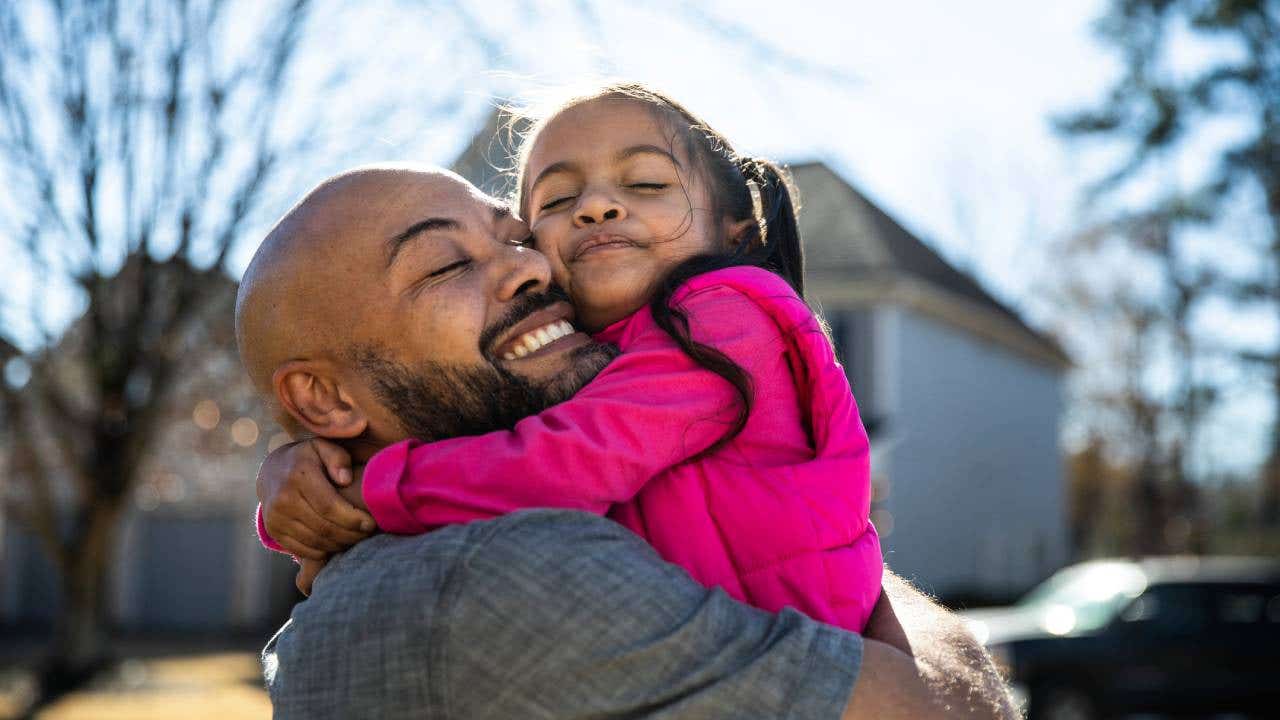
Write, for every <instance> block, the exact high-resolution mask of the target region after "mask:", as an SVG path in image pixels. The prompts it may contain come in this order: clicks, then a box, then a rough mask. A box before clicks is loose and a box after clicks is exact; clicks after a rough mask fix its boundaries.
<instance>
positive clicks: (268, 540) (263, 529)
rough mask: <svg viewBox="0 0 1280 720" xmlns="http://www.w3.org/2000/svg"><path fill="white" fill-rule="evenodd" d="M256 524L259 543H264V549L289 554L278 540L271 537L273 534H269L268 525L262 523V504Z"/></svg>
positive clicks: (257, 513)
mask: <svg viewBox="0 0 1280 720" xmlns="http://www.w3.org/2000/svg"><path fill="white" fill-rule="evenodd" d="M255 523H256V525H257V526H258V541H259V542H261V543H262V545H263V547H265V548H267V549H268V550H275V551H276V552H278V553H284V554H285V555H288V554H289V551H288V550H285V549H284V548H283V547H281V546H280V543H278V542H276V539H275V538H273V537H271V534H270V533H268V532H267V526H266V523H264V522H262V503H258V511H257V512H256V513H255Z"/></svg>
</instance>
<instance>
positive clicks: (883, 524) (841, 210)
mask: <svg viewBox="0 0 1280 720" xmlns="http://www.w3.org/2000/svg"><path fill="white" fill-rule="evenodd" d="M791 170H792V173H793V175H794V178H795V181H796V185H797V187H798V189H799V191H800V199H801V205H802V207H801V211H800V215H799V218H800V229H801V237H802V238H804V243H805V263H806V273H805V283H806V284H805V287H806V293H807V295H808V296H809V299H810V302H811V303H812V304H813V305H814V306H815V307H816V308H817V309H819V311H820V312H821V314H822V315H823V316H824V317H825V318H826V319H827V322H828V323H830V325H831V329H832V336H833V339H834V340H835V343H836V346H837V352H838V353H839V356H840V357H841V361H842V362H843V364H844V366H845V370H846V372H847V373H848V375H849V381H850V385H851V386H852V388H853V391H854V395H855V397H856V398H857V399H858V405H859V408H860V410H861V412H862V416H863V421H864V422H865V423H866V425H867V428H868V431H869V433H870V435H871V439H872V473H873V477H874V498H875V499H874V505H873V513H872V516H873V520H874V521H875V523H876V526H877V528H878V529H879V530H880V533H881V536H882V544H883V547H884V551H885V557H886V560H887V562H888V563H889V566H890V567H891V568H893V569H894V570H895V571H896V572H898V573H900V574H902V575H904V576H907V577H910V578H912V579H914V580H917V581H918V582H920V583H921V584H922V585H923V586H925V587H926V588H928V589H930V590H932V591H933V592H935V593H937V594H938V595H939V596H941V597H944V598H945V597H975V596H976V597H1008V596H1010V595H1013V594H1016V593H1018V592H1020V591H1022V590H1025V589H1027V588H1029V587H1030V586H1031V585H1032V584H1034V583H1036V582H1038V581H1039V580H1041V579H1043V578H1044V577H1046V576H1047V575H1048V574H1049V573H1050V572H1051V571H1053V570H1055V569H1057V568H1058V567H1060V566H1061V565H1062V564H1064V563H1065V562H1066V561H1067V555H1068V553H1067V528H1066V508H1065V505H1064V497H1065V495H1064V478H1063V470H1062V457H1061V452H1060V450H1059V447H1058V437H1059V433H1058V422H1059V418H1060V416H1061V414H1062V409H1063V400H1062V381H1063V375H1064V373H1065V371H1066V370H1067V369H1068V367H1069V364H1070V361H1069V359H1068V358H1067V356H1066V354H1065V353H1064V352H1063V351H1062V349H1061V348H1060V347H1059V346H1058V344H1057V343H1056V342H1054V341H1053V340H1052V339H1051V338H1049V337H1047V336H1045V335H1043V334H1041V333H1039V332H1037V331H1036V330H1034V329H1032V328H1031V327H1029V326H1028V325H1027V324H1026V323H1025V322H1024V321H1023V320H1022V319H1021V318H1020V317H1019V316H1018V314H1017V313H1015V312H1014V311H1013V310H1011V309H1010V308H1008V307H1007V306H1006V305H1004V304H1003V303H1001V302H999V301H998V300H996V299H995V298H993V297H992V296H991V295H990V294H989V293H988V292H986V291H985V290H984V289H983V288H982V287H981V286H980V285H978V283H977V282H975V281H974V280H973V279H972V278H971V277H969V276H968V275H966V274H964V273H962V272H960V271H959V270H957V269H956V268H954V267H953V266H951V265H950V264H948V263H947V262H946V261H945V260H943V259H942V258H941V257H939V256H938V254H937V253H935V252H934V251H933V250H931V249H930V248H929V247H928V246H927V245H926V244H925V243H923V242H922V241H921V240H920V239H918V238H916V237H915V236H913V235H912V234H911V233H910V232H908V231H907V230H906V229H905V228H903V227H902V225H901V224H899V223H898V222H897V221H895V220H894V219H893V218H892V217H890V216H889V215H888V214H886V213H885V212H884V211H883V210H881V209H880V208H878V207H876V206H875V205H874V204H873V203H872V202H871V201H870V200H868V199H867V198H866V197H865V196H864V195H862V194H861V193H859V192H858V191H857V190H856V189H854V187H853V186H852V185H851V184H850V183H849V182H847V181H846V180H845V179H843V178H841V177H840V176H839V175H838V174H836V173H835V172H834V171H833V170H832V169H831V168H829V167H827V166H826V165H824V164H822V163H820V162H812V163H802V164H797V165H793V166H792V167H791Z"/></svg>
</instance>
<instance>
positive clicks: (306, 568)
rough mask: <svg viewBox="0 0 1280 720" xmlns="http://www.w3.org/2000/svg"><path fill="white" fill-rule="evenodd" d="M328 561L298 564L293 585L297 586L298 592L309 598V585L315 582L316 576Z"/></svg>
mask: <svg viewBox="0 0 1280 720" xmlns="http://www.w3.org/2000/svg"><path fill="white" fill-rule="evenodd" d="M328 561H329V560H328V558H325V559H323V560H302V561H300V562H299V563H298V564H299V565H300V566H301V567H300V568H298V576H297V577H296V578H295V579H294V581H293V584H294V585H297V586H298V591H299V592H301V593H302V594H303V595H306V596H307V597H311V585H312V583H314V582H315V579H316V575H319V574H320V571H321V570H323V569H324V566H325V563H327V562H328Z"/></svg>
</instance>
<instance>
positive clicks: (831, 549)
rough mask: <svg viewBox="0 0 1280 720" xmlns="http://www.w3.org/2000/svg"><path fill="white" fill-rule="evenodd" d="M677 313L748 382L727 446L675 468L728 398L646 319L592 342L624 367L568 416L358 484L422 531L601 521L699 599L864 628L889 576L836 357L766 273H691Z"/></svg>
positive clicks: (368, 472)
mask: <svg viewBox="0 0 1280 720" xmlns="http://www.w3.org/2000/svg"><path fill="white" fill-rule="evenodd" d="M672 302H673V303H675V304H676V306H677V307H679V308H681V309H682V310H683V311H684V312H685V313H686V315H687V316H688V318H689V324H690V329H691V332H692V335H693V338H694V339H695V340H698V341H700V342H703V343H706V344H708V345H711V346H713V347H715V348H717V349H718V350H720V351H721V352H723V353H725V354H726V355H727V356H729V358H731V359H732V360H734V361H735V362H737V363H738V364H739V365H740V366H741V367H742V368H743V369H744V370H746V371H747V373H748V374H749V375H750V377H751V380H752V385H753V389H754V394H755V402H754V405H753V407H752V409H751V413H750V416H749V418H748V421H747V424H746V427H745V429H744V430H743V431H742V433H741V434H739V435H738V436H737V438H735V439H734V440H733V441H732V442H731V443H729V444H728V445H726V446H724V447H722V448H720V449H719V450H717V451H716V452H714V453H711V454H709V455H706V456H703V457H699V458H697V459H696V460H694V461H692V462H685V461H686V460H688V459H689V458H690V457H693V456H694V455H697V454H698V453H700V452H701V451H703V450H705V449H706V448H708V447H710V446H711V445H712V444H714V443H715V441H716V440H718V439H719V438H720V436H721V435H722V434H723V433H724V432H725V430H726V428H727V427H728V423H729V422H731V421H732V419H733V418H734V415H735V408H736V407H737V405H736V402H737V400H736V395H735V394H734V392H733V390H732V388H731V387H730V385H729V384H728V383H727V382H726V381H725V380H724V379H722V378H720V377H719V376H717V375H715V374H713V373H711V372H710V371H708V370H705V369H703V368H702V367H701V366H699V365H697V364H696V363H694V362H693V361H692V360H690V359H689V358H688V357H687V356H686V355H685V354H684V353H683V352H681V351H680V349H679V348H678V347H677V346H676V345H675V343H674V342H673V341H672V340H671V338H670V337H669V336H667V334H666V333H665V332H663V331H662V330H661V329H660V328H659V327H658V326H657V325H656V324H655V323H654V321H653V317H652V315H651V314H650V313H649V311H648V309H647V308H646V309H644V310H641V311H639V312H637V313H635V314H634V315H632V316H631V317H628V318H626V319H625V320H622V321H620V322H618V323H615V324H614V325H612V326H610V327H609V328H606V329H605V330H604V331H603V332H602V333H600V334H599V335H598V336H597V337H598V339H600V340H604V341H607V342H612V343H615V344H617V345H618V347H619V348H620V349H621V350H622V354H621V355H620V356H619V357H618V358H617V359H616V360H614V361H613V363H611V364H610V365H609V366H608V367H607V368H605V369H604V370H603V371H602V372H601V373H600V374H599V375H598V376H596V378H595V379H594V380H592V381H591V382H590V383H588V384H587V386H586V387H584V388H583V389H582V390H581V391H579V392H578V394H577V395H575V396H574V397H573V398H571V399H569V400H567V401H566V402H564V403H562V404H560V405H557V406H555V407H553V408H550V409H548V410H546V411H544V412H542V413H540V414H538V415H536V416H533V417H529V418H526V419H524V420H522V421H520V422H519V423H518V424H517V425H516V426H515V428H514V429H513V430H511V431H500V432H493V433H489V434H487V435H483V436H478V437H462V438H454V439H450V440H445V441H442V442H436V443H430V444H423V443H421V442H418V441H414V440H408V441H404V442H401V443H397V444H395V445H392V446H390V447H388V448H386V449H384V450H382V451H381V452H379V453H378V454H377V455H375V456H374V458H373V459H372V460H371V461H370V462H369V464H368V466H367V468H366V469H365V473H364V497H365V501H366V502H367V503H368V505H369V509H370V511H371V512H372V513H373V516H374V518H375V519H376V520H377V521H378V524H379V525H380V526H381V527H382V528H383V529H384V530H387V531H389V532H396V533H421V532H426V531H428V530H431V529H433V528H437V527H440V526H442V525H447V524H451V523H461V522H467V521H470V520H477V519H481V518H489V517H494V516H497V515H501V514H504V513H508V512H511V511H514V510H519V509H521V508H529V507H548V506H549V507H561V508H576V509H581V510H586V511H589V512H594V513H601V514H607V515H608V516H609V517H611V518H613V519H614V520H616V521H618V522H619V523H621V524H623V525H625V526H626V527H628V528H630V529H631V530H633V531H634V532H636V533H637V534H639V535H640V536H642V537H643V538H645V539H646V540H647V541H648V542H649V543H650V544H652V545H653V546H654V548H656V549H657V551H658V552H659V554H661V555H662V556H663V557H664V558H666V559H667V560H669V561H671V562H674V563H676V564H679V565H681V566H683V567H684V568H685V569H686V570H688V571H689V573H690V574H691V575H692V576H693V577H694V578H695V579H697V580H698V581H700V582H702V583H703V584H705V585H707V586H720V587H723V588H724V589H725V590H726V591H727V592H728V593H729V594H730V595H732V596H733V597H735V598H737V599H739V600H742V601H744V602H747V603H750V604H752V605H755V606H756V607H759V608H762V609H764V610H769V611H777V610H780V609H781V608H783V607H785V606H788V605H790V606H794V607H796V608H798V609H800V610H801V611H803V612H805V613H807V614H808V615H810V616H811V617H813V618H815V619H818V620H822V621H824V622H828V623H831V624H834V625H839V626H841V627H844V628H847V629H850V630H854V631H861V630H862V628H863V626H864V625H865V623H866V621H867V618H868V616H869V615H870V613H871V608H872V607H873V606H874V605H875V602H876V599H877V598H878V597H879V593H880V577H881V571H882V568H883V564H882V559H881V555H880V543H879V539H878V538H877V536H876V533H875V528H874V527H873V526H872V525H871V523H870V522H869V521H868V515H869V512H870V499H871V498H870V468H869V458H868V449H869V448H868V443H867V434H866V431H865V430H864V429H863V427H862V422H861V420H860V419H859V417H858V409H857V406H856V405H855V404H854V400H853V395H852V393H851V392H850V390H849V384H848V380H847V379H846V377H845V374H844V371H843V369H842V368H841V367H840V365H839V363H838V362H837V361H836V358H835V355H834V353H833V351H832V348H831V343H830V342H828V340H827V338H826V336H825V335H824V334H823V333H822V331H821V329H820V328H819V326H818V322H817V320H816V319H815V318H814V316H813V314H812V313H811V312H810V311H809V308H808V307H807V306H806V305H805V304H804V302H803V301H801V300H800V298H799V297H797V296H796V294H795V292H794V291H793V290H792V289H791V288H790V286H788V285H787V284H786V283H785V282H784V281H783V280H782V279H781V278H779V277H778V276H776V275H774V274H772V273H770V272H767V271H765V270H761V269H758V268H751V267H736V268H730V269H727V270H720V271H716V272H711V273H707V274H704V275H700V276H698V277H695V278H693V279H692V280H690V281H689V282H688V283H686V284H685V285H684V286H683V287H681V288H680V289H679V291H678V292H677V293H676V295H675V297H674V298H673V299H672Z"/></svg>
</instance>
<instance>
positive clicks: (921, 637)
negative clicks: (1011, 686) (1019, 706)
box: [843, 571, 1019, 720]
mask: <svg viewBox="0 0 1280 720" xmlns="http://www.w3.org/2000/svg"><path fill="white" fill-rule="evenodd" d="M883 584H884V592H883V593H882V594H881V596H880V602H879V603H877V604H876V607H875V610H874V611H873V612H872V615H871V619H870V621H868V623H867V627H866V630H865V633H864V635H865V638H866V642H865V643H864V647H863V667H862V672H861V673H860V674H859V676H858V684H857V685H856V686H855V687H854V692H853V697H852V698H851V699H850V701H849V706H848V707H847V708H845V714H844V715H843V717H844V718H845V720H852V719H853V718H862V717H880V718H897V717H904V718H905V717H952V716H960V717H990V718H1011V719H1012V718H1017V717H1019V715H1018V712H1017V710H1016V709H1015V707H1014V704H1013V700H1012V698H1010V696H1009V691H1008V687H1007V685H1006V684H1005V682H1004V680H1003V679H1002V678H1001V677H1000V674H999V672H997V670H996V668H995V664H994V663H993V662H992V661H991V657H990V656H989V655H988V654H987V652H986V650H984V649H983V648H982V646H981V645H979V644H978V642H977V641H976V640H975V639H974V638H973V636H972V635H971V634H970V633H969V631H968V630H967V629H966V628H965V627H964V624H963V623H961V622H960V620H959V619H958V618H956V617H955V616H954V615H952V614H951V613H949V612H947V611H946V610H945V609H943V608H941V607H939V606H938V605H937V604H935V603H933V602H932V601H931V600H930V599H929V598H928V597H927V596H925V595H924V594H922V593H921V592H920V591H919V590H916V589H915V588H914V587H912V586H911V585H910V584H909V583H907V582H906V581H905V580H903V579H902V578H900V577H898V576H897V575H894V574H893V573H891V572H888V571H886V572H885V574H884V580H883ZM904 693H905V694H906V695H908V696H910V697H909V698H907V699H906V701H905V702H904V701H903V698H900V697H898V696H899V695H901V694H904ZM921 699H924V700H925V701H926V703H927V707H925V708H917V707H916V706H917V703H918V702H919V701H920V700H921ZM908 706H910V707H911V708H912V712H903V711H904V710H905V709H906V708H907V707H908ZM929 706H931V707H929Z"/></svg>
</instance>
